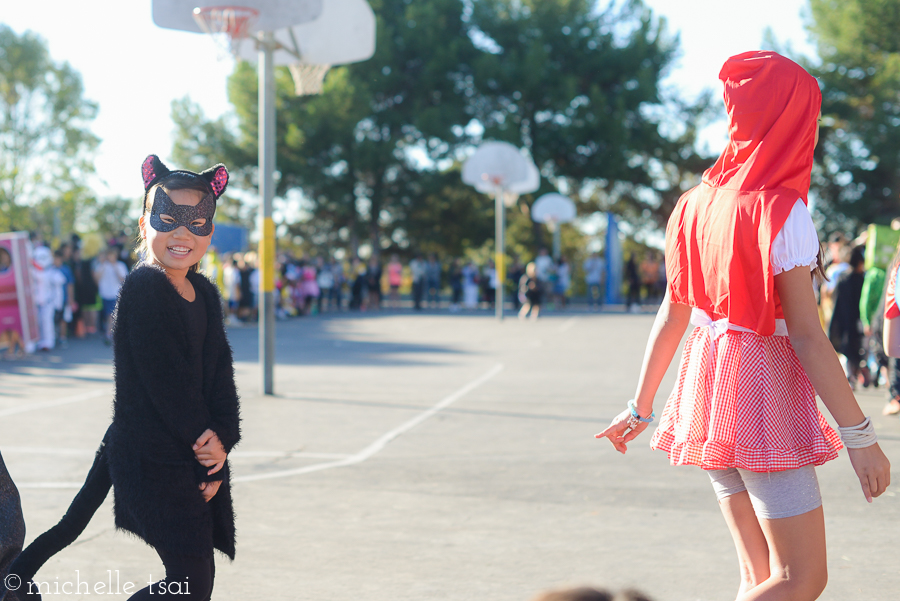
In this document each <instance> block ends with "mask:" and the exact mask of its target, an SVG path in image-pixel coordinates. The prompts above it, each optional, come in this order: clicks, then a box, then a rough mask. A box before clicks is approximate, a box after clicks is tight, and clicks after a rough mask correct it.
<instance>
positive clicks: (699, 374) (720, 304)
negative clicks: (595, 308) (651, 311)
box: [597, 52, 890, 601]
mask: <svg viewBox="0 0 900 601" xmlns="http://www.w3.org/2000/svg"><path fill="white" fill-rule="evenodd" d="M719 78H720V79H721V80H722V81H723V82H724V84H725V106H726V108H727V110H728V119H729V143H728V147H727V148H726V149H725V151H724V152H723V153H722V155H721V156H720V157H719V160H718V161H716V164H715V165H713V166H712V167H711V168H710V169H708V170H707V171H706V172H705V173H704V174H703V180H702V183H701V184H700V185H699V186H697V187H696V188H693V189H692V190H690V191H688V192H687V193H685V194H684V196H682V197H681V199H680V200H679V201H678V204H677V206H676V207H675V210H674V211H673V213H672V216H671V217H670V218H669V223H668V226H667V228H666V273H667V276H668V280H669V283H668V289H667V291H666V298H665V299H664V300H663V303H662V306H661V307H660V309H659V313H658V314H657V317H656V322H655V323H654V326H653V330H652V332H651V334H650V339H649V341H648V343H647V351H646V354H645V356H644V363H643V367H642V369H641V375H640V379H639V380H638V387H637V392H636V394H635V398H634V399H633V400H632V401H629V403H628V409H626V410H625V411H623V412H622V413H621V414H620V415H619V416H617V417H616V418H615V419H614V420H613V422H612V424H611V425H610V426H609V427H608V428H607V429H606V430H604V431H603V432H601V433H600V434H597V437H598V438H603V437H606V438H609V440H610V442H612V444H613V446H614V447H615V448H616V449H617V450H618V451H620V452H622V453H624V452H625V451H626V445H627V443H628V442H630V441H631V440H633V439H634V438H635V437H636V436H638V435H639V434H640V433H641V432H642V431H643V430H644V429H645V428H646V427H647V425H648V424H649V423H650V422H651V421H653V397H654V396H655V395H656V391H657V389H658V388H659V384H660V382H661V380H662V378H663V375H664V374H665V372H666V369H667V368H668V366H669V364H670V363H671V361H672V358H673V356H674V355H675V352H676V350H677V349H678V346H679V344H680V342H681V339H682V336H683V335H684V332H685V329H686V328H687V325H688V323H691V324H693V325H695V326H697V327H696V328H695V329H694V331H693V332H692V334H691V335H690V337H689V338H688V340H687V342H686V343H685V347H684V351H683V354H682V363H681V369H680V373H679V377H678V381H677V384H676V386H675V390H674V391H673V392H672V394H671V396H670V397H669V400H668V402H667V403H666V406H665V409H664V410H663V414H662V416H661V418H660V426H659V428H657V430H656V432H655V433H654V435H653V438H652V440H651V443H650V444H651V447H653V448H656V449H661V450H664V451H666V452H667V453H668V455H669V460H670V462H671V463H672V464H673V465H697V466H699V467H700V468H702V469H704V470H707V472H708V473H709V475H710V478H711V479H712V481H713V488H714V489H715V491H716V494H717V496H718V498H719V505H720V507H721V509H722V513H723V514H724V516H725V521H726V522H727V523H728V527H729V529H730V530H731V533H732V536H733V537H734V542H735V546H736V547H737V553H738V560H739V563H740V570H741V585H740V589H739V591H738V595H737V598H738V600H739V601H751V600H754V601H761V600H775V599H779V600H782V599H783V600H791V601H801V600H805V599H810V600H812V599H816V598H818V596H819V595H820V594H821V592H822V590H823V589H824V588H825V582H826V580H827V570H826V558H825V525H824V518H823V513H822V504H821V496H820V494H819V488H818V483H817V481H816V476H815V468H814V466H816V465H821V464H823V463H825V462H826V461H829V460H831V459H834V458H836V457H837V454H838V453H837V452H838V450H839V449H840V447H841V441H843V443H844V446H846V447H847V448H848V451H849V454H850V461H851V463H852V465H853V468H854V469H855V470H856V474H857V476H858V477H859V480H860V484H861V485H862V490H863V494H864V495H865V497H866V500H868V501H869V502H871V501H872V498H873V497H877V496H879V495H880V494H881V493H883V492H884V490H885V488H886V487H887V486H888V484H889V483H890V465H889V463H888V460H887V458H886V457H885V456H884V453H882V451H881V449H880V447H879V446H878V443H877V442H876V437H875V433H874V430H873V429H872V426H871V422H870V420H869V418H867V417H865V416H864V415H863V413H862V411H861V410H860V408H859V405H858V404H857V402H856V399H855V398H854V396H853V393H852V392H851V390H850V386H849V384H848V382H847V379H846V378H845V377H844V372H843V370H842V369H841V366H840V363H839V362H838V359H837V357H836V355H835V353H834V350H833V348H832V346H831V343H830V342H829V341H828V338H827V337H826V336H825V333H824V332H823V331H822V328H821V326H820V324H819V319H818V313H817V311H816V300H815V296H814V294H813V288H812V286H811V283H810V272H811V271H817V272H820V271H821V261H820V259H819V248H820V247H819V242H818V237H817V235H816V232H815V226H814V225H813V223H812V219H811V217H810V215H809V211H808V209H807V208H806V203H807V195H808V193H809V180H810V172H811V170H812V163H813V149H814V148H815V145H816V143H817V142H818V138H819V131H818V120H819V118H820V116H821V113H820V106H821V101H822V96H821V93H820V92H819V87H818V85H817V82H816V80H815V79H814V78H813V77H812V76H811V75H809V73H807V72H806V71H805V70H804V69H803V68H802V67H800V66H799V65H797V64H796V63H794V62H792V61H790V60H788V59H786V58H784V57H782V56H780V55H778V54H776V53H774V52H746V53H744V54H739V55H737V56H734V57H731V58H730V59H728V61H727V62H726V63H725V65H724V66H723V67H722V71H721V72H720V73H719ZM816 392H818V393H819V396H820V397H821V399H822V401H823V402H824V404H825V406H826V407H827V408H828V410H829V411H830V412H831V414H832V416H833V417H834V419H835V421H837V423H838V426H839V428H838V430H839V431H840V437H839V436H838V434H837V433H836V432H834V430H833V429H832V428H831V427H829V426H828V424H827V422H826V421H825V419H824V418H823V416H822V415H821V414H820V413H819V411H818V409H817V406H816V400H815V396H816Z"/></svg>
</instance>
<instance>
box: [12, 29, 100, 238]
mask: <svg viewBox="0 0 900 601" xmlns="http://www.w3.org/2000/svg"><path fill="white" fill-rule="evenodd" d="M83 92H84V90H83V86H82V83H81V76H80V75H79V74H78V73H77V72H76V71H75V70H74V69H72V67H71V66H70V65H69V64H68V63H56V62H54V61H53V60H52V59H51V58H50V55H49V52H48V50H47V46H46V44H45V43H44V41H43V40H42V39H41V38H40V37H38V36H37V35H35V34H34V33H31V32H27V31H26V32H25V33H23V34H22V35H16V33H15V32H14V31H13V30H12V29H11V28H9V27H7V26H6V25H2V24H0V231H9V230H25V229H38V230H39V231H41V233H42V234H44V235H45V236H47V237H49V236H51V235H52V234H53V233H54V230H55V229H61V230H62V233H65V232H67V231H71V230H72V229H73V227H74V222H75V215H76V213H77V211H78V207H79V206H80V205H81V204H82V203H83V202H85V201H86V200H87V199H89V198H90V192H89V191H88V190H87V188H85V187H84V185H83V184H84V182H85V181H87V177H88V175H90V174H91V173H93V172H94V166H93V161H92V159H93V151H94V149H95V148H96V146H97V144H98V139H97V138H96V137H95V136H94V135H93V134H92V133H91V132H90V130H89V125H90V123H91V121H92V120H93V119H94V117H95V116H96V114H97V105H96V103H94V102H91V101H89V100H86V99H85V98H84V96H83Z"/></svg>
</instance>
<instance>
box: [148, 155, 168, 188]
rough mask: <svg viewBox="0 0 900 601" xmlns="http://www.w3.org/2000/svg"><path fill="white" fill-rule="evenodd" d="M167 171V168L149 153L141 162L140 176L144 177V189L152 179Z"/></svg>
mask: <svg viewBox="0 0 900 601" xmlns="http://www.w3.org/2000/svg"><path fill="white" fill-rule="evenodd" d="M168 173H169V169H168V168H167V167H166V166H165V165H164V164H163V162H162V161H160V160H159V157H158V156H156V155H155V154H151V155H150V156H148V157H147V158H146V159H144V162H143V163H142V164H141V177H142V178H143V179H144V190H148V189H149V188H150V185H151V184H152V183H153V182H154V180H156V179H158V178H159V177H160V176H163V175H166V174H168Z"/></svg>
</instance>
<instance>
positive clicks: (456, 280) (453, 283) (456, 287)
mask: <svg viewBox="0 0 900 601" xmlns="http://www.w3.org/2000/svg"><path fill="white" fill-rule="evenodd" d="M449 275H450V312H451V313H455V312H457V311H459V308H460V303H461V302H462V298H463V267H462V261H460V260H459V259H453V264H452V265H451V266H450V274H449Z"/></svg>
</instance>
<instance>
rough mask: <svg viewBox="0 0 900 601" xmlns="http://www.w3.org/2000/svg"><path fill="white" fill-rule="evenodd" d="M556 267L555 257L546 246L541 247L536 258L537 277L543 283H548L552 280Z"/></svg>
mask: <svg viewBox="0 0 900 601" xmlns="http://www.w3.org/2000/svg"><path fill="white" fill-rule="evenodd" d="M554 267H555V265H554V263H553V257H551V256H550V253H549V251H547V249H546V248H544V247H541V248H539V249H538V254H537V256H536V257H535V258H534V268H535V269H536V270H537V272H536V274H537V279H539V280H540V281H541V283H542V284H544V285H546V284H547V283H548V282H549V281H550V279H551V278H552V276H553V273H554V271H555V270H554Z"/></svg>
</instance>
